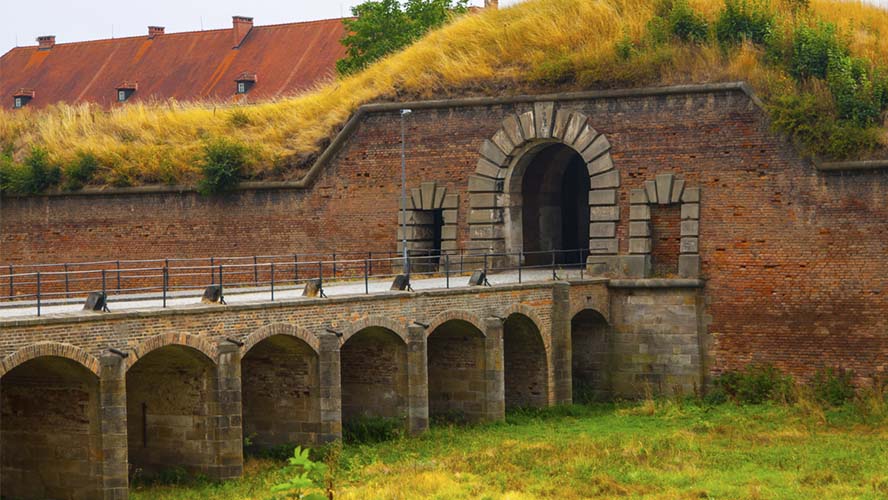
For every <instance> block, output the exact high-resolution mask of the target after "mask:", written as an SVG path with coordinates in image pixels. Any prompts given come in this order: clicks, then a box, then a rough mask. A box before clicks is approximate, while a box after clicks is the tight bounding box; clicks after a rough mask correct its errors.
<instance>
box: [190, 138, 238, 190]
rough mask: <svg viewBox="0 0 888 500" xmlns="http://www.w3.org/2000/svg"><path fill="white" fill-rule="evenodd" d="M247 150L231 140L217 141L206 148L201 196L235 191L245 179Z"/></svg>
mask: <svg viewBox="0 0 888 500" xmlns="http://www.w3.org/2000/svg"><path fill="white" fill-rule="evenodd" d="M246 164H247V148H246V147H244V146H243V145H241V144H239V143H237V142H234V141H231V140H229V139H217V140H214V141H211V142H209V143H207V144H206V145H205V146H204V158H203V163H202V164H201V170H202V171H203V179H202V180H201V181H200V185H199V186H198V190H199V191H200V193H201V194H204V195H211V194H220V193H225V192H228V191H231V190H233V189H234V188H235V187H236V186H237V184H238V183H239V182H240V181H241V179H242V178H243V170H244V167H245V166H246Z"/></svg>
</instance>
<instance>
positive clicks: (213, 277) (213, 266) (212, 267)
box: [210, 257, 216, 285]
mask: <svg viewBox="0 0 888 500" xmlns="http://www.w3.org/2000/svg"><path fill="white" fill-rule="evenodd" d="M210 284H211V285H215V284H216V259H215V258H214V257H210Z"/></svg>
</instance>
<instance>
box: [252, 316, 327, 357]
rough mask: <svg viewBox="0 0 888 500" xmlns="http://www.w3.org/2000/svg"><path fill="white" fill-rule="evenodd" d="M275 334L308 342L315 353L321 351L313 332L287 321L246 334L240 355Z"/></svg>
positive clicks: (318, 341)
mask: <svg viewBox="0 0 888 500" xmlns="http://www.w3.org/2000/svg"><path fill="white" fill-rule="evenodd" d="M277 335H283V336H286V337H293V338H297V339H299V340H301V341H303V342H305V343H306V344H308V346H309V347H311V349H312V351H314V353H315V354H320V352H321V341H320V339H319V338H318V337H317V336H316V335H315V334H313V333H311V332H310V331H308V330H305V329H303V328H300V327H298V326H296V325H291V324H288V323H274V324H271V325H266V326H263V327H262V328H260V329H258V330H256V331H255V332H253V333H251V334H250V335H249V336H247V338H245V339H244V340H243V343H244V345H243V346H242V347H241V356H245V355H246V354H247V353H248V352H250V349H252V348H253V347H255V346H256V345H257V344H259V343H260V342H262V341H263V340H266V339H268V338H270V337H274V336H277Z"/></svg>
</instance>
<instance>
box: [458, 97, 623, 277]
mask: <svg viewBox="0 0 888 500" xmlns="http://www.w3.org/2000/svg"><path fill="white" fill-rule="evenodd" d="M610 149H611V144H610V142H609V141H608V139H607V138H606V137H605V136H604V135H602V134H600V133H599V132H598V131H596V130H595V129H594V128H592V126H591V125H590V124H589V117H588V116H587V115H586V114H584V113H582V112H580V111H574V110H570V109H567V108H563V107H559V106H558V105H557V104H556V103H555V102H537V103H534V105H533V108H532V109H531V110H528V111H526V112H523V113H520V114H510V115H509V116H507V117H506V118H505V119H504V120H503V121H502V123H501V126H500V128H499V130H497V131H496V133H494V134H493V136H492V137H491V138H490V139H488V140H485V141H484V142H483V143H482V145H481V148H480V158H479V160H478V164H477V167H476V169H475V174H474V175H472V176H471V177H470V178H469V193H470V202H469V206H470V215H469V224H470V230H469V234H470V238H471V240H472V242H471V248H472V249H475V250H486V251H490V252H507V253H509V254H510V257H509V260H511V261H513V262H512V263H513V264H514V263H516V262H517V260H518V258H519V257H518V255H517V253H518V252H522V253H523V252H531V253H528V255H526V256H522V257H524V258H525V259H530V261H527V262H528V263H529V264H530V263H533V262H531V261H532V260H533V258H534V257H533V256H534V255H537V256H538V257H540V258H542V254H534V253H532V252H535V251H536V252H546V251H548V250H579V252H576V253H573V252H571V253H559V254H557V257H559V260H560V261H561V262H563V263H570V264H585V262H586V256H588V255H592V256H596V255H597V256H607V255H616V254H617V252H618V245H617V238H616V225H617V223H618V221H619V219H620V218H619V206H618V204H617V203H618V196H617V188H619V187H620V174H619V171H618V170H616V169H615V168H614V163H613V160H612V159H611V155H610ZM574 245H576V246H577V248H564V247H566V246H574ZM549 258H550V257H549Z"/></svg>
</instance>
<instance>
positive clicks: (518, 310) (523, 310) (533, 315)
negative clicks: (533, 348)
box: [500, 304, 548, 349]
mask: <svg viewBox="0 0 888 500" xmlns="http://www.w3.org/2000/svg"><path fill="white" fill-rule="evenodd" d="M513 314H519V315H521V316H525V317H526V318H527V319H529V320H530V322H531V323H533V324H534V326H536V328H537V330H538V331H539V332H540V336H541V337H543V344H545V343H546V342H545V340H546V336H547V335H548V330H547V329H546V328H544V327H543V324H544V323H543V320H542V318H540V316H539V314H537V312H536V310H534V308H532V307H530V306H528V305H527V304H512V305H511V306H509V307H507V308H505V309H503V311H502V313H501V316H500V317H502V318H506V319H509V316H512V315H513ZM546 348H547V349H548V347H546Z"/></svg>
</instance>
